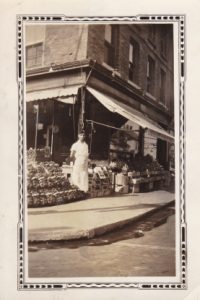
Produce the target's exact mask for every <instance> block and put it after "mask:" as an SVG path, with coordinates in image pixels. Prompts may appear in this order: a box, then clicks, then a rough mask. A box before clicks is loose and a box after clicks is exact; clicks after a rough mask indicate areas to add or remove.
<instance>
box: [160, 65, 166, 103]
mask: <svg viewBox="0 0 200 300" xmlns="http://www.w3.org/2000/svg"><path fill="white" fill-rule="evenodd" d="M165 92H166V73H165V71H163V69H161V70H160V100H161V102H162V103H164V104H165V102H166V97H165Z"/></svg>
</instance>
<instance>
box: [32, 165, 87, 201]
mask: <svg viewBox="0 0 200 300" xmlns="http://www.w3.org/2000/svg"><path fill="white" fill-rule="evenodd" d="M27 192H28V196H27V199H28V207H39V206H48V205H58V204H63V203H67V202H71V201H74V200H81V199H84V198H85V196H86V194H85V193H84V192H83V191H80V190H78V189H77V188H76V187H75V186H72V185H71V184H70V182H69V180H68V179H67V178H66V177H65V176H64V175H63V173H62V169H61V168H60V167H59V165H58V164H56V163H55V162H52V161H50V162H40V163H38V162H36V161H32V160H31V161H29V163H28V178H27Z"/></svg>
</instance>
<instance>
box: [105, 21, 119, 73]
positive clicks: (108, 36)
mask: <svg viewBox="0 0 200 300" xmlns="http://www.w3.org/2000/svg"><path fill="white" fill-rule="evenodd" d="M117 41H118V28H117V27H116V25H106V26H105V53H104V61H105V63H107V64H108V65H109V66H111V67H113V68H114V67H116V54H117Z"/></svg>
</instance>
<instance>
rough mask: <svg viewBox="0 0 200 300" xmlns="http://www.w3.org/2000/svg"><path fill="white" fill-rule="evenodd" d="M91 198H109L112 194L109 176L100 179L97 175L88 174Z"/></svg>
mask: <svg viewBox="0 0 200 300" xmlns="http://www.w3.org/2000/svg"><path fill="white" fill-rule="evenodd" d="M88 193H89V195H90V197H91V198H95V197H102V196H109V195H110V194H111V193H112V186H111V180H110V176H109V175H108V176H107V177H106V178H100V177H99V175H98V174H97V173H92V174H89V190H88Z"/></svg>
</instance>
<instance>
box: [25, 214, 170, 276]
mask: <svg viewBox="0 0 200 300" xmlns="http://www.w3.org/2000/svg"><path fill="white" fill-rule="evenodd" d="M125 230H127V232H126V236H127V238H126V239H124V238H122V239H120V233H119V232H118V231H116V235H118V239H117V242H111V243H108V244H106V242H108V240H107V239H109V237H108V236H109V234H106V235H104V236H103V237H99V238H97V239H100V240H101V241H100V242H101V243H100V245H99V244H98V243H96V245H94V244H92V243H91V245H90V243H88V244H84V243H81V241H72V242H71V243H69V242H68V243H69V244H68V243H67V242H66V243H64V242H63V241H62V242H59V243H43V244H40V243H39V244H35V246H34V247H33V248H32V250H31V247H30V252H29V277H37V278H38V277H48V278H50V277H54V278H56V277H73V278H76V277H97V276H98V277H118V276H175V215H171V216H169V217H168V219H167V221H166V223H164V224H162V225H160V226H158V227H154V228H153V229H151V230H150V231H146V232H145V234H144V236H142V237H140V238H134V237H129V230H130V228H129V227H127V229H126V227H125ZM73 243H75V246H74V248H73ZM33 250H34V251H33ZM93 281H95V278H93Z"/></svg>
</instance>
